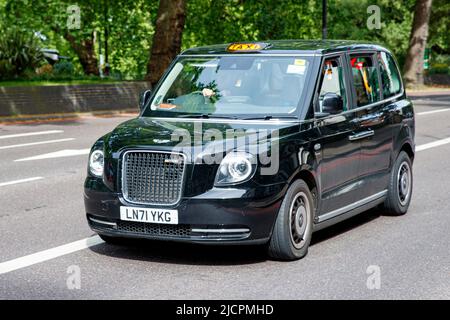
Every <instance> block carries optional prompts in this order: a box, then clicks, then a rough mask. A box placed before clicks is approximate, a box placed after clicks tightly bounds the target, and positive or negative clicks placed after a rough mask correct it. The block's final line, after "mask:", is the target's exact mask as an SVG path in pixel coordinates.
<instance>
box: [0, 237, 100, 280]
mask: <svg viewBox="0 0 450 320" xmlns="http://www.w3.org/2000/svg"><path fill="white" fill-rule="evenodd" d="M103 242H104V241H103V240H102V239H100V237H99V236H93V237H90V238H86V239H82V240H78V241H74V242H71V243H68V244H64V245H62V246H59V247H55V248H52V249H48V250H44V251H40V252H36V253H33V254H30V255H28V256H24V257H20V258H17V259H13V260H9V261H5V262H2V263H0V274H5V273H8V272H11V271H15V270H18V269H22V268H26V267H29V266H32V265H34V264H37V263H41V262H44V261H47V260H51V259H55V258H58V257H60V256H64V255H66V254H69V253H73V252H76V251H80V250H83V249H87V248H89V247H92V246H95V245H98V244H100V243H103Z"/></svg>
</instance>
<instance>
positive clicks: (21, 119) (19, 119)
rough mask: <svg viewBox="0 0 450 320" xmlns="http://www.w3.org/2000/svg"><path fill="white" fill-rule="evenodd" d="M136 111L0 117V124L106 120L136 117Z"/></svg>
mask: <svg viewBox="0 0 450 320" xmlns="http://www.w3.org/2000/svg"><path fill="white" fill-rule="evenodd" d="M137 115H138V112H137V111H136V109H123V110H119V111H115V110H106V111H94V112H74V113H54V114H32V115H23V116H13V117H0V124H25V123H35V122H59V121H71V120H77V119H83V118H84V119H86V118H103V117H104V118H108V117H118V116H119V117H128V116H130V117H131V116H137Z"/></svg>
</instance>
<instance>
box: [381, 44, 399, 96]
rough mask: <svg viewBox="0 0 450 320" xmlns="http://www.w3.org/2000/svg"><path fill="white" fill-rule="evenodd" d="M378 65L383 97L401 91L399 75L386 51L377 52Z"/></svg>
mask: <svg viewBox="0 0 450 320" xmlns="http://www.w3.org/2000/svg"><path fill="white" fill-rule="evenodd" d="M378 63H379V65H380V73H381V84H382V86H383V96H384V98H389V97H392V96H395V95H396V94H398V93H400V91H401V82H400V75H399V73H398V69H397V66H396V65H395V62H394V59H392V57H391V56H390V55H389V54H387V53H386V52H379V53H378Z"/></svg>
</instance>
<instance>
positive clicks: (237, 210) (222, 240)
mask: <svg viewBox="0 0 450 320" xmlns="http://www.w3.org/2000/svg"><path fill="white" fill-rule="evenodd" d="M88 179H95V178H88ZM87 182H89V181H87ZM91 182H92V181H91ZM92 185H95V184H93V183H86V184H85V190H84V202H85V208H86V213H87V220H88V223H89V226H90V227H91V229H92V230H93V231H95V232H97V233H99V234H102V235H108V236H114V237H127V238H147V239H158V240H172V241H183V242H195V243H200V242H201V243H216V244H234V243H265V242H267V241H268V240H269V239H270V236H271V233H272V229H273V225H274V222H275V219H276V217H277V214H278V210H279V208H280V205H281V201H282V195H283V194H284V186H283V185H281V184H278V185H271V186H264V187H258V188H256V189H250V190H248V189H246V190H244V189H235V188H226V189H225V188H213V189H211V190H209V191H207V192H205V193H203V194H201V195H198V196H195V197H191V198H182V200H181V201H180V202H179V204H177V205H176V206H172V207H164V208H170V209H177V210H178V224H177V225H167V224H153V223H142V222H129V221H121V220H120V206H133V207H140V206H138V205H133V204H130V203H127V202H126V201H125V200H124V199H123V198H122V196H121V194H120V193H114V192H109V191H107V190H105V189H103V188H102V189H103V190H98V189H97V190H96V189H95V188H91V187H90V186H92ZM97 185H98V184H97ZM141 207H145V206H141ZM150 207H152V208H157V206H150Z"/></svg>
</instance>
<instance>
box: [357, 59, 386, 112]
mask: <svg viewBox="0 0 450 320" xmlns="http://www.w3.org/2000/svg"><path fill="white" fill-rule="evenodd" d="M350 61H351V67H352V75H353V83H354V85H355V89H356V99H357V106H358V107H361V106H365V105H367V104H370V103H374V102H377V101H380V85H379V83H378V74H377V68H376V67H375V64H374V63H373V59H372V56H354V55H353V56H350Z"/></svg>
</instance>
